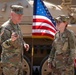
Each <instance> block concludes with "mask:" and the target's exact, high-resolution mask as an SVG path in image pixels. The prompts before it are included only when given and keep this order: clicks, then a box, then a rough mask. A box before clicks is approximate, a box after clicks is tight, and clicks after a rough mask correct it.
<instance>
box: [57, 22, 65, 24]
mask: <svg viewBox="0 0 76 75" xmlns="http://www.w3.org/2000/svg"><path fill="white" fill-rule="evenodd" d="M62 22H64V23H65V21H56V24H60V23H62Z"/></svg>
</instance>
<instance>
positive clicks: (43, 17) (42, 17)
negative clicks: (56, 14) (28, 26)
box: [33, 15, 55, 27]
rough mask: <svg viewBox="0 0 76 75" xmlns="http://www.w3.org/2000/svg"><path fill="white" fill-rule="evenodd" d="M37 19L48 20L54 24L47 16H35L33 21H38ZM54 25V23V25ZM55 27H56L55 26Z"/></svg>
mask: <svg viewBox="0 0 76 75" xmlns="http://www.w3.org/2000/svg"><path fill="white" fill-rule="evenodd" d="M37 18H41V19H44V20H47V21H49V22H50V23H52V21H51V20H50V19H48V18H47V17H45V16H39V15H33V19H37ZM52 25H53V23H52ZM53 26H54V25H53ZM54 27H55V26H54Z"/></svg>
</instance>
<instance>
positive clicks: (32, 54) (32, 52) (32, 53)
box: [31, 38, 34, 75]
mask: <svg viewBox="0 0 76 75" xmlns="http://www.w3.org/2000/svg"><path fill="white" fill-rule="evenodd" d="M33 56H34V47H33V38H32V51H31V75H33Z"/></svg>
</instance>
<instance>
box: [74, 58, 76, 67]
mask: <svg viewBox="0 0 76 75" xmlns="http://www.w3.org/2000/svg"><path fill="white" fill-rule="evenodd" d="M74 67H75V68H76V59H75V60H74Z"/></svg>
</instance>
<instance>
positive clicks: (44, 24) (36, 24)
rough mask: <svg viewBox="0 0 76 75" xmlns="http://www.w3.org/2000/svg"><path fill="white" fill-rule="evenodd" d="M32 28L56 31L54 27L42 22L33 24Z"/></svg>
mask: <svg viewBox="0 0 76 75" xmlns="http://www.w3.org/2000/svg"><path fill="white" fill-rule="evenodd" d="M33 26H45V27H48V28H50V29H53V30H54V31H56V30H55V28H54V27H52V26H51V25H49V24H47V23H44V22H33Z"/></svg>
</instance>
